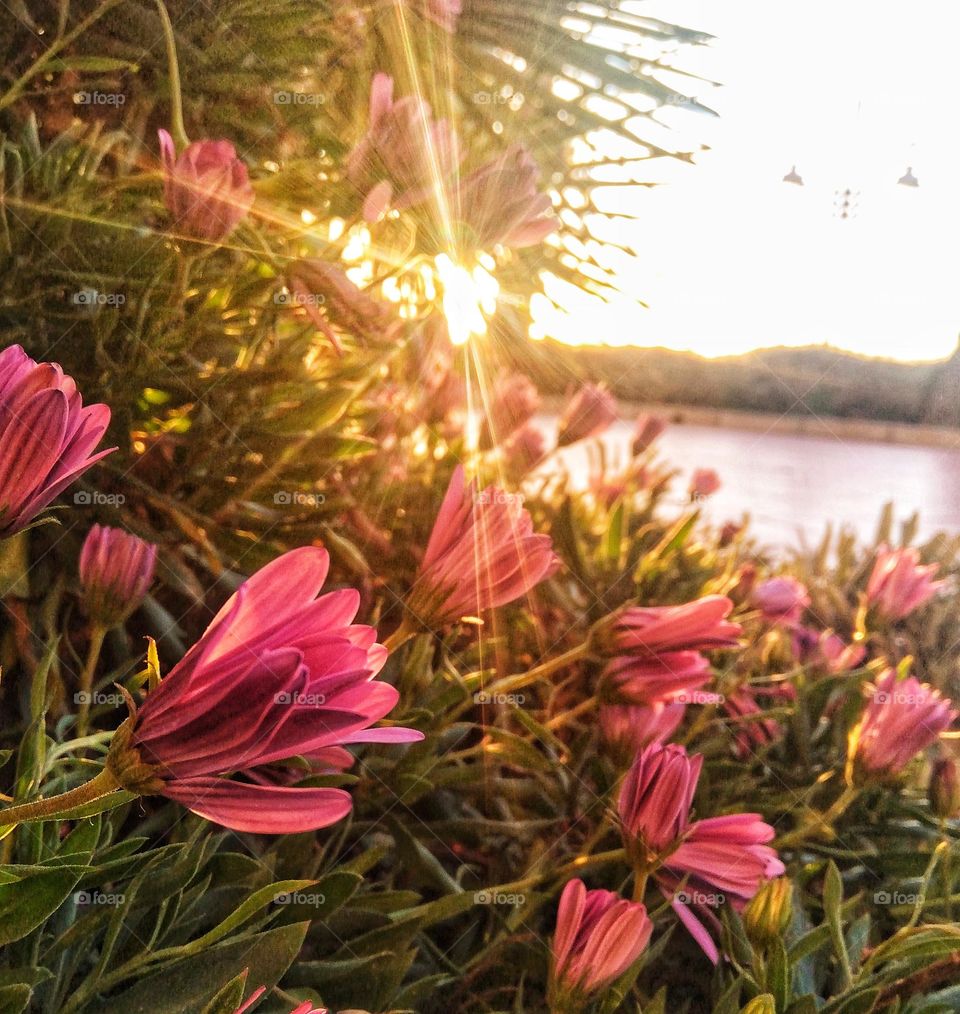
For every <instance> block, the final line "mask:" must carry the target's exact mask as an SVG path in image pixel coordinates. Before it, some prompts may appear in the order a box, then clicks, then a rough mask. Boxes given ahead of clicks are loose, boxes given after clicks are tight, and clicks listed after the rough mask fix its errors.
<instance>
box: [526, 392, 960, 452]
mask: <svg viewBox="0 0 960 1014" xmlns="http://www.w3.org/2000/svg"><path fill="white" fill-rule="evenodd" d="M564 400H565V399H563V398H558V397H554V396H548V397H546V398H544V407H545V408H547V409H548V410H549V411H555V412H560V411H561V410H562V408H563V404H564ZM618 404H619V405H620V414H621V416H622V417H624V418H625V419H630V418H631V417H635V416H637V415H639V414H640V413H641V412H650V413H652V414H654V415H659V416H662V417H663V418H664V419H666V420H668V421H669V422H671V423H674V424H677V425H684V424H687V425H693V426H713V427H716V428H718V429H731V430H746V431H748V432H752V433H757V432H760V433H787V434H794V435H796V436H815V437H826V438H836V437H842V438H844V439H847V440H865V441H869V442H871V443H880V444H900V445H904V446H908V447H909V446H913V447H944V448H948V449H956V450H960V430H957V429H951V428H950V427H947V426H925V425H920V424H914V423H900V422H885V421H883V420H877V419H840V418H837V417H833V416H822V417H821V416H814V415H805V416H797V415H774V414H772V413H766V412H742V411H737V410H734V409H725V408H710V407H708V406H704V405H646V404H641V403H637V402H629V401H626V400H624V399H618Z"/></svg>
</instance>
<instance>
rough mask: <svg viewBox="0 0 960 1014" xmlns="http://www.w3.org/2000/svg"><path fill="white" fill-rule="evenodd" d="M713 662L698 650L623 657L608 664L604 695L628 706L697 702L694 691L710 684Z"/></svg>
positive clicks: (604, 678)
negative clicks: (669, 700) (656, 702)
mask: <svg viewBox="0 0 960 1014" xmlns="http://www.w3.org/2000/svg"><path fill="white" fill-rule="evenodd" d="M712 676H713V673H712V671H711V669H710V663H709V662H708V661H707V660H706V659H705V658H704V657H703V655H701V654H700V652H698V651H667V652H663V653H661V654H659V655H651V656H646V655H624V656H621V657H619V658H615V659H612V660H611V661H610V662H608V663H607V665H606V667H605V668H604V671H603V676H602V678H601V686H602V688H603V692H604V693H605V694H609V695H610V696H611V698H612V699H613V700H616V701H623V702H625V703H627V704H651V703H652V702H653V701H658V700H667V699H673V700H675V699H678V698H679V699H681V700H682V702H684V703H687V704H692V703H703V702H702V701H696V700H695V698H694V691H696V690H699V689H700V688H701V687H703V686H705V685H706V684H707V683H709V682H710V680H711V678H712Z"/></svg>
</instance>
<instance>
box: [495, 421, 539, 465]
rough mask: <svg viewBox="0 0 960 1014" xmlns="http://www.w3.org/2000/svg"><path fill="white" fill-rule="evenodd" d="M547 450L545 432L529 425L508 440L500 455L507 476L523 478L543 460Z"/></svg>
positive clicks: (521, 428)
mask: <svg viewBox="0 0 960 1014" xmlns="http://www.w3.org/2000/svg"><path fill="white" fill-rule="evenodd" d="M546 450H547V449H546V441H545V439H544V436H543V432H542V431H541V430H540V429H538V427H536V426H535V425H534V424H533V423H527V424H526V426H521V427H520V429H518V430H517V431H516V432H515V433H513V434H511V435H510V436H509V437H508V438H507V440H506V441H505V442H504V444H503V446H502V447H501V449H500V453H501V456H502V458H503V465H504V468H505V469H506V471H507V474H508V475H512V476H515V477H517V478H522V477H523V476H524V475H526V474H527V472H529V471H530V469H531V468H533V467H534V466H535V465H537V464H539V462H540V461H542V460H543V456H544V454H546Z"/></svg>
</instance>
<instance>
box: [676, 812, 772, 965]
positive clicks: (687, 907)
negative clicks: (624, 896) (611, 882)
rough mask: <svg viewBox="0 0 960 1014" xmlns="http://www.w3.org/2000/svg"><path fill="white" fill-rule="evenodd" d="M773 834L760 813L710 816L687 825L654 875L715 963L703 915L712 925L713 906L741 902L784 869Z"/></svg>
mask: <svg viewBox="0 0 960 1014" xmlns="http://www.w3.org/2000/svg"><path fill="white" fill-rule="evenodd" d="M773 836H774V831H773V828H772V827H771V826H770V825H769V824H767V823H766V822H765V821H764V820H763V818H762V817H761V816H760V814H758V813H732V814H729V815H727V816H723V817H708V818H707V819H706V820H699V821H697V822H696V823H695V824H692V825H691V826H690V829H689V830H688V832H687V834H686V835H685V837H684V839H683V842H682V843H681V844H680V846H679V847H678V848H677V849H676V850H675V851H674V852H672V853H671V854H670V855H669V856H668V857H667V858H666V860H665V862H664V867H663V869H662V870H661V871H660V872H659V873H658V874H657V880H658V882H659V883H660V885H661V887H662V888H663V889H664V891H665V894H666V896H667V897H668V899H669V900H670V903H671V905H672V907H673V910H674V911H675V912H676V913H677V915H678V916H679V917H680V921H681V922H682V923H683V924H684V926H685V927H686V928H687V930H688V931H689V932H690V935H691V936H692V937H693V938H694V940H696V941H697V943H698V944H699V945H700V947H701V948H702V949H703V952H704V953H705V954H706V955H707V957H708V958H710V960H711V961H713V962H714V963H716V961H717V960H718V958H719V953H718V951H717V946H716V944H715V943H714V942H713V938H712V937H711V935H710V933H709V931H708V930H707V928H706V927H705V926H704V924H703V922H702V921H701V919H706V920H707V921H708V922H710V923H711V925H716V917H715V916H714V915H713V912H712V909H713V908H716V907H719V906H720V905H722V904H723V902H724V901H726V900H729V901H730V902H731V904H733V905H734V907H736V908H739V907H741V906H742V905H743V904H744V903H745V902H747V901H749V900H750V899H751V898H752V897H753V896H754V895H755V894H756V893H757V891H758V890H759V888H760V885H761V884H762V883H763V882H764V881H765V880H772V879H773V878H774V877H779V876H780V875H781V874H782V873H783V872H784V865H783V863H782V862H781V861H780V859H779V858H778V856H777V853H776V851H775V850H774V849H773V848H771V846H770V845H768V844H767V842H770V841H772V840H773ZM681 883H682V885H683V886H682V887H680V889H679V891H678V890H677V888H678V887H679V885H680V884H681ZM698 916H699V918H698Z"/></svg>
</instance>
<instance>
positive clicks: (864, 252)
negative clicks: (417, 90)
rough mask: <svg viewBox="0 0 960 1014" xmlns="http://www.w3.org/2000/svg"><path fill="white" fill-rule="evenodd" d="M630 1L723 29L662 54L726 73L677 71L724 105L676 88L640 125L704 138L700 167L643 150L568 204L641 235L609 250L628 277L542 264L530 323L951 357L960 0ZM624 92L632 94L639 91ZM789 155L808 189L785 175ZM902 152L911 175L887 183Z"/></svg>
mask: <svg viewBox="0 0 960 1014" xmlns="http://www.w3.org/2000/svg"><path fill="white" fill-rule="evenodd" d="M641 6H642V8H643V14H644V16H646V17H651V18H653V17H663V18H665V19H667V20H669V21H672V22H675V23H678V24H682V25H694V26H696V27H697V28H698V29H703V30H704V31H706V32H709V33H710V34H711V35H713V36H715V38H714V41H713V42H712V43H711V44H710V45H709V46H702V47H695V48H692V49H687V50H683V51H681V52H678V53H677V54H675V56H674V57H672V59H673V60H674V62H675V64H676V65H677V66H681V67H682V68H683V69H684V70H690V71H692V72H694V73H699V74H701V75H702V76H703V77H704V78H705V79H706V80H707V81H721V82H722V83H723V86H722V87H720V88H712V87H711V86H710V85H709V84H707V83H706V82H705V81H701V82H697V81H696V80H694V79H691V78H687V79H685V80H684V79H680V78H673V79H672V80H670V82H669V83H670V84H676V85H677V86H678V87H679V88H680V90H681V91H688V90H689V91H693V92H694V93H695V94H696V95H697V96H698V97H699V98H700V99H701V100H702V101H703V102H704V103H705V104H706V105H708V106H710V107H711V108H713V109H716V110H717V111H718V112H719V113H720V117H719V118H717V119H714V118H712V117H709V116H706V115H701V114H698V113H697V112H696V111H695V110H692V109H687V108H685V107H684V106H683V105H682V104H681V105H675V106H667V107H664V108H662V109H660V110H658V111H657V113H656V114H655V116H654V120H653V121H652V122H648V121H644V125H643V128H642V134H643V135H644V136H647V135H652V134H653V131H654V127H655V125H656V124H657V123H663V124H669V126H670V127H671V128H672V133H670V134H669V135H662V136H661V138H660V139H661V140H662V142H663V143H664V144H665V146H667V147H672V146H674V145H678V146H680V147H687V146H695V145H696V144H697V143H700V142H703V143H705V144H707V145H709V148H710V150H709V151H706V152H704V153H702V154H701V155H698V156H697V158H696V163H697V164H696V165H692V166H691V165H686V164H683V163H680V162H675V161H672V160H669V159H650V160H648V161H646V162H644V163H643V166H642V169H638V167H637V166H636V165H633V166H631V165H624V166H622V167H614V168H611V169H608V170H605V182H607V184H608V185H607V186H606V187H605V188H601V190H600V191H599V192H597V193H596V194H595V195H593V200H592V201H591V205H590V206H588V207H586V208H579V207H578V208H577V210H578V211H579V212H580V213H581V214H582V215H583V221H584V224H585V226H586V227H587V229H588V230H589V231H590V232H591V233H592V234H594V235H596V236H598V237H602V238H607V239H610V240H611V241H612V242H614V243H616V244H619V245H620V246H622V247H624V248H626V249H631V248H632V249H634V250H637V251H639V253H638V254H637V256H635V257H633V258H632V259H629V260H625V261H624V263H622V264H618V265H614V266H613V270H614V273H615V275H616V277H617V279H618V284H619V287H620V290H621V292H622V293H623V295H615V296H613V297H612V298H611V299H610V300H609V301H608V302H603V301H601V300H600V299H599V298H597V297H595V296H591V295H589V294H587V293H584V292H578V291H575V290H574V289H573V287H568V286H565V285H563V284H561V282H560V281H559V279H557V278H553V279H550V280H548V283H547V292H548V295H549V296H550V297H551V299H550V300H541V301H539V303H538V307H537V311H536V313H535V325H534V328H533V331H532V334H533V336H534V337H543V336H544V335H551V336H553V337H556V338H558V339H559V340H561V341H564V342H568V343H570V344H595V343H600V342H603V343H605V344H610V345H641V346H665V347H667V348H672V349H689V350H691V351H694V352H697V353H699V354H701V355H707V356H722V355H730V354H736V353H740V352H745V351H748V350H749V349H753V348H758V347H764V346H773V345H793V346H796V345H809V344H819V343H821V342H824V343H829V344H830V345H833V346H837V347H840V348H843V349H848V350H851V351H854V352H859V353H863V354H867V355H878V356H889V357H892V358H895V359H905V360H911V359H937V358H940V357H943V356H946V355H949V354H950V353H951V352H952V350H953V348H954V347H955V345H956V340H957V337H956V336H957V330H958V321H960V287H958V286H957V285H956V282H955V278H954V275H955V274H956V271H955V265H956V257H955V255H954V253H953V248H954V245H955V234H956V222H957V220H958V217H960V188H958V187H957V183H956V167H957V164H958V162H960V132H958V131H957V130H956V129H954V127H953V123H954V120H955V116H954V113H953V109H952V99H953V96H954V95H956V93H957V88H958V86H960V63H958V62H957V60H956V59H955V54H954V52H953V51H954V49H955V45H956V42H955V40H956V38H957V33H958V31H960V7H957V6H956V5H951V4H941V5H937V6H936V7H934V6H933V5H929V4H927V5H921V6H922V7H923V9H924V10H925V11H927V12H928V13H929V12H932V11H934V10H936V25H937V29H936V31H931V30H930V24H931V22H930V20H929V18H927V17H924V16H922V15H921V16H919V17H913V18H909V17H906V16H905V13H904V12H905V11H906V10H907V8H906V7H905V6H904V5H903V4H900V3H897V4H894V3H893V2H892V0H880V2H879V3H878V2H876V0H873V2H870V0H848V2H846V3H842V4H837V3H831V2H829V0H809V2H807V3H803V4H761V3H755V2H745V3H716V2H715V0H669V2H667V0H645V2H644V3H643V4H642V5H641V4H639V3H638V2H634V0H628V3H627V4H626V7H625V9H631V10H639V9H640V7H641ZM825 26H829V27H828V28H825ZM865 33H866V34H865ZM865 39H868V40H869V41H864V40H865ZM811 54H816V57H815V62H816V72H815V73H811V70H810V67H811V63H810V61H811ZM656 76H657V77H661V76H663V75H662V74H661V73H660V71H658V73H657V75H656ZM581 90H582V89H581V88H580V86H579V85H578V83H577V82H575V81H571V80H569V79H567V78H560V79H558V81H557V83H556V84H555V85H554V93H555V94H557V95H559V96H562V97H568V96H571V97H572V96H574V95H577V94H579V92H580V91H581ZM630 104H631V105H634V106H635V107H636V108H638V109H640V108H643V107H642V106H641V105H640V96H639V95H638V94H637V95H634V96H631V98H630ZM593 139H594V140H596V141H597V143H598V144H599V146H600V148H601V150H602V152H603V154H604V155H607V156H610V157H612V158H628V157H629V156H630V151H629V146H628V144H626V143H625V142H623V141H622V140H621V141H615V140H614V139H613V138H612V136H606V135H603V134H602V132H601V131H597V132H595V133H594V135H593ZM652 140H654V141H656V140H658V137H657V136H656V135H655V134H653V136H652ZM571 148H572V151H573V153H574V157H575V158H577V157H581V158H582V157H584V154H585V153H583V152H582V151H581V149H580V147H579V146H578V145H576V144H574V145H572V146H571ZM794 163H796V164H797V171H798V172H799V173H800V174H801V175H802V176H803V180H804V186H803V187H797V186H791V185H789V184H785V183H783V182H782V179H783V176H784V174H785V173H786V172H787V171H788V170H789V169H790V167H791V165H793V164H794ZM908 165H910V166H912V167H913V171H914V173H915V174H916V176H917V178H918V179H919V181H920V185H919V187H917V188H910V187H904V186H899V185H898V184H897V180H898V179H900V177H901V176H902V175H903V174H904V172H905V170H906V167H907V166H908ZM635 179H643V180H649V181H652V182H657V183H661V184H664V185H663V186H658V187H655V188H653V189H647V188H643V187H638V186H635V185H631V184H632V183H633V181H634V180H635ZM846 187H850V188H851V189H853V190H855V191H859V193H860V198H859V202H858V206H857V209H856V214H855V215H854V216H853V217H850V218H848V219H845V220H842V219H840V218H838V217H837V214H836V210H835V207H834V203H835V194H834V192H835V191H836V190H843V189H844V188H846ZM594 211H602V212H604V213H606V214H608V215H610V216H611V218H610V219H609V221H606V222H601V221H600V220H599V218H598V216H597V215H596V214H594V213H593V212H594ZM626 215H635V216H636V220H634V221H631V220H629V219H627V218H626V217H625V216H626ZM571 221H575V220H571ZM592 252H593V251H592ZM563 253H564V256H566V255H568V254H577V253H578V251H577V250H573V249H571V248H570V246H569V245H566V247H565V248H564V251H563ZM566 262H567V263H569V260H567V261H566ZM636 296H639V297H640V298H641V299H643V300H644V301H645V302H646V303H648V304H649V309H643V308H641V307H640V306H638V305H637V303H636V301H635V298H634V297H636ZM554 301H556V302H557V303H559V305H560V310H559V311H558V310H557V308H556V307H555V306H554Z"/></svg>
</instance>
